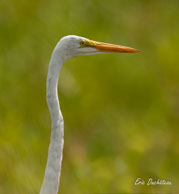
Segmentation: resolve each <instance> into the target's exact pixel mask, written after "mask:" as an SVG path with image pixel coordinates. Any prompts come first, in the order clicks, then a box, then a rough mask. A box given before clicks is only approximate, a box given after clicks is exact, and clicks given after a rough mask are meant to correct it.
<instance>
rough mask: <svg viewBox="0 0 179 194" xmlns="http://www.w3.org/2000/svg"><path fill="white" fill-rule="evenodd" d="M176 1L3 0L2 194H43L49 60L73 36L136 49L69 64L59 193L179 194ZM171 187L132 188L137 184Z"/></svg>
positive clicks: (62, 83) (63, 88)
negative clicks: (161, 181) (151, 182)
mask: <svg viewBox="0 0 179 194" xmlns="http://www.w3.org/2000/svg"><path fill="white" fill-rule="evenodd" d="M178 21H179V1H178V0H171V1H169V0H158V1H155V0H150V1H147V0H145V1H144V0H143V1H142V0H133V1H131V0H125V1H124V0H123V1H122V0H112V1H108V0H86V1H82V0H76V1H74V0H51V1H50V0H43V1H42V0H36V1H35V0H34V1H33V0H32V1H28V0H1V1H0V93H1V95H0V194H12V193H13V194H32V193H38V192H39V190H40V186H41V184H42V180H43V176H44V169H45V165H46V159H47V151H48V145H49V137H50V117H49V112H48V108H47V105H46V96H45V95H46V94H45V90H46V75H47V71H48V62H49V60H50V56H51V53H52V50H53V48H54V46H55V44H56V43H57V41H58V40H59V39H60V38H61V37H63V36H65V35H68V34H76V35H80V36H84V37H88V38H90V39H93V40H98V41H103V42H111V43H116V44H121V45H126V46H131V47H134V48H138V49H140V50H142V51H143V52H142V53H141V54H108V55H99V56H98V55H96V56H88V57H79V58H74V59H71V60H69V61H68V62H67V63H66V64H65V65H64V67H63V68H62V71H61V77H60V80H59V96H60V102H61V108H62V111H63V115H64V119H65V146H64V157H63V166H62V176H61V185H60V191H59V193H62V194H70V193H73V194H79V193H101V194H102V193H120V192H121V193H122V192H123V193H141V192H143V193H145V192H146V193H167V192H168V193H175V194H177V193H179V186H178V185H179V184H178V181H179V168H178V164H179V141H178V139H179V138H178V129H179V56H178V52H179V47H178V45H179V25H178ZM138 177H141V178H143V179H145V180H147V179H148V178H150V177H152V178H153V179H157V178H160V179H166V180H171V181H172V186H134V182H135V180H136V178H138Z"/></svg>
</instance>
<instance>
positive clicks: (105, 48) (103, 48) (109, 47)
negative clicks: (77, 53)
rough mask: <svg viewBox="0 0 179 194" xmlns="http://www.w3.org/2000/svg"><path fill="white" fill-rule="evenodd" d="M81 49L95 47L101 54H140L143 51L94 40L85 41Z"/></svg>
mask: <svg viewBox="0 0 179 194" xmlns="http://www.w3.org/2000/svg"><path fill="white" fill-rule="evenodd" d="M81 47H93V48H96V49H97V50H98V51H99V52H113V53H139V52H141V51H139V50H137V49H134V48H131V47H127V46H121V45H115V44H109V43H103V42H96V41H93V40H83V41H82V42H81Z"/></svg>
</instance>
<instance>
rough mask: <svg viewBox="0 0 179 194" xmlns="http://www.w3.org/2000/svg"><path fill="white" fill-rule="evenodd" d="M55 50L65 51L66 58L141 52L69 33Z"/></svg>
mask: <svg viewBox="0 0 179 194" xmlns="http://www.w3.org/2000/svg"><path fill="white" fill-rule="evenodd" d="M55 51H57V52H61V53H63V56H66V59H69V58H71V57H76V56H85V55H95V54H104V53H110V52H112V53H139V52H140V51H139V50H137V49H134V48H131V47H126V46H121V45H115V44H109V43H103V42H97V41H93V40H89V39H87V38H84V37H80V36H75V35H69V36H65V37H63V38H62V39H61V40H60V41H59V42H58V44H57V46H56V48H55Z"/></svg>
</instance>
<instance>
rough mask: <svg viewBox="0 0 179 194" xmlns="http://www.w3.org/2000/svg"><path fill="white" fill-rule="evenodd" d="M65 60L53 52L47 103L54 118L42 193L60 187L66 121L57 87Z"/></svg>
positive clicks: (55, 191)
mask: <svg viewBox="0 0 179 194" xmlns="http://www.w3.org/2000/svg"><path fill="white" fill-rule="evenodd" d="M64 62H65V60H64V59H63V57H61V56H60V55H57V53H56V52H54V53H53V54H52V58H51V61H50V64H49V71H48V76H47V103H48V107H49V111H50V115H51V120H52V131H51V138H50V146H49V151H48V160H47V165H46V169H45V177H44V181H43V184H42V187H41V190H40V194H57V192H58V187H59V179H60V172H61V164H62V156H63V144H64V121H63V116H62V113H61V110H60V105H59V100H58V89H57V87H58V77H59V72H60V69H61V66H62V65H63V63H64Z"/></svg>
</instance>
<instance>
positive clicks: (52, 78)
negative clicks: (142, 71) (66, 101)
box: [40, 35, 139, 194]
mask: <svg viewBox="0 0 179 194" xmlns="http://www.w3.org/2000/svg"><path fill="white" fill-rule="evenodd" d="M108 52H116V53H138V52H139V51H138V50H136V49H134V48H130V47H125V46H120V45H114V44H108V43H102V42H96V41H92V40H89V39H87V38H83V37H79V36H75V35H69V36H65V37H63V38H62V39H61V40H60V41H59V42H58V43H57V45H56V47H55V49H54V51H53V53H52V57H51V60H50V64H49V70H48V75H47V103H48V108H49V111H50V115H51V120H52V131H51V138H50V146H49V151H48V160H47V165H46V169H45V176H44V181H43V184H42V187H41V191H40V194H57V192H58V186H59V179H60V172H61V164H62V154H63V153H62V152H63V143H64V121H63V116H62V113H61V110H60V105H59V100H58V90H57V85H58V77H59V72H60V69H61V67H62V65H63V64H64V62H65V61H66V60H68V59H69V58H71V57H76V56H83V55H94V54H102V53H108Z"/></svg>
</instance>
